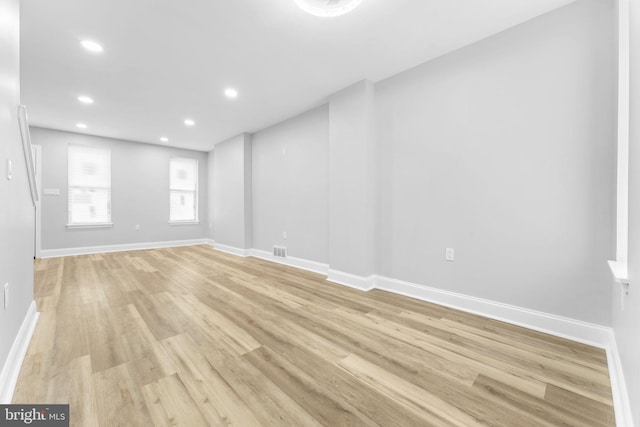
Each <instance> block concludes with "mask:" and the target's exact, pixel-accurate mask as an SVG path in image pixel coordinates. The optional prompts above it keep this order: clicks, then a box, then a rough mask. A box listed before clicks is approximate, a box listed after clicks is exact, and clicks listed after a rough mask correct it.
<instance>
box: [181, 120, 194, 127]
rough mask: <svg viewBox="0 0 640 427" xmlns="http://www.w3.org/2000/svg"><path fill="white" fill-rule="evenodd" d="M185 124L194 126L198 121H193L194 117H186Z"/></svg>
mask: <svg viewBox="0 0 640 427" xmlns="http://www.w3.org/2000/svg"><path fill="white" fill-rule="evenodd" d="M184 124H185V125H187V126H193V125H195V124H196V122H195V121H193V119H184Z"/></svg>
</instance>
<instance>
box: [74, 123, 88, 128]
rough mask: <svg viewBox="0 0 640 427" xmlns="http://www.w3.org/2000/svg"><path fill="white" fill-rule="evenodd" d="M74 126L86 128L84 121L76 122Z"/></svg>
mask: <svg viewBox="0 0 640 427" xmlns="http://www.w3.org/2000/svg"><path fill="white" fill-rule="evenodd" d="M76 127H77V128H80V129H86V128H87V125H85V124H84V123H76Z"/></svg>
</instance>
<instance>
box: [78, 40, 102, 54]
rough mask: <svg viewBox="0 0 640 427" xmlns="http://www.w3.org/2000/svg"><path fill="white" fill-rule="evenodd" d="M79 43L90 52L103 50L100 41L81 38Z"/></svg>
mask: <svg viewBox="0 0 640 427" xmlns="http://www.w3.org/2000/svg"><path fill="white" fill-rule="evenodd" d="M80 44H81V45H82V47H84V48H85V49H87V50H88V51H90V52H94V53H101V52H102V51H103V50H104V49H103V48H102V45H100V43H97V42H94V41H93V40H82V41H81V42H80Z"/></svg>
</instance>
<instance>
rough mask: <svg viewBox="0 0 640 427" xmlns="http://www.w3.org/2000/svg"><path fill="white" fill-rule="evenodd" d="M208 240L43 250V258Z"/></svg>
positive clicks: (197, 241) (167, 246)
mask: <svg viewBox="0 0 640 427" xmlns="http://www.w3.org/2000/svg"><path fill="white" fill-rule="evenodd" d="M206 243H207V239H191V240H170V241H166V242H147V243H127V244H122V245H104V246H85V247H80V248H62V249H43V250H41V251H40V256H41V258H56V257H62V256H73V255H89V254H100V253H107V252H123V251H138V250H141V249H161V248H173V247H178V246H194V245H204V244H206Z"/></svg>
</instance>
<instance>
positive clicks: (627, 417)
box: [606, 328, 634, 427]
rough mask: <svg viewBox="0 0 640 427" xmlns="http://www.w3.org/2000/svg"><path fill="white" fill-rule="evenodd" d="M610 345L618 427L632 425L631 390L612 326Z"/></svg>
mask: <svg viewBox="0 0 640 427" xmlns="http://www.w3.org/2000/svg"><path fill="white" fill-rule="evenodd" d="M609 338H610V340H609V345H608V346H607V349H606V350H607V365H608V367H609V379H610V380H611V394H612V395H613V409H614V412H615V416H616V425H617V426H618V427H632V426H633V425H634V424H633V416H632V413H631V402H630V401H629V391H628V389H627V383H626V381H625V379H624V372H623V370H622V360H621V359H620V353H619V352H618V344H617V342H616V336H615V333H614V331H613V328H611V335H610V337H609Z"/></svg>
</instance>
